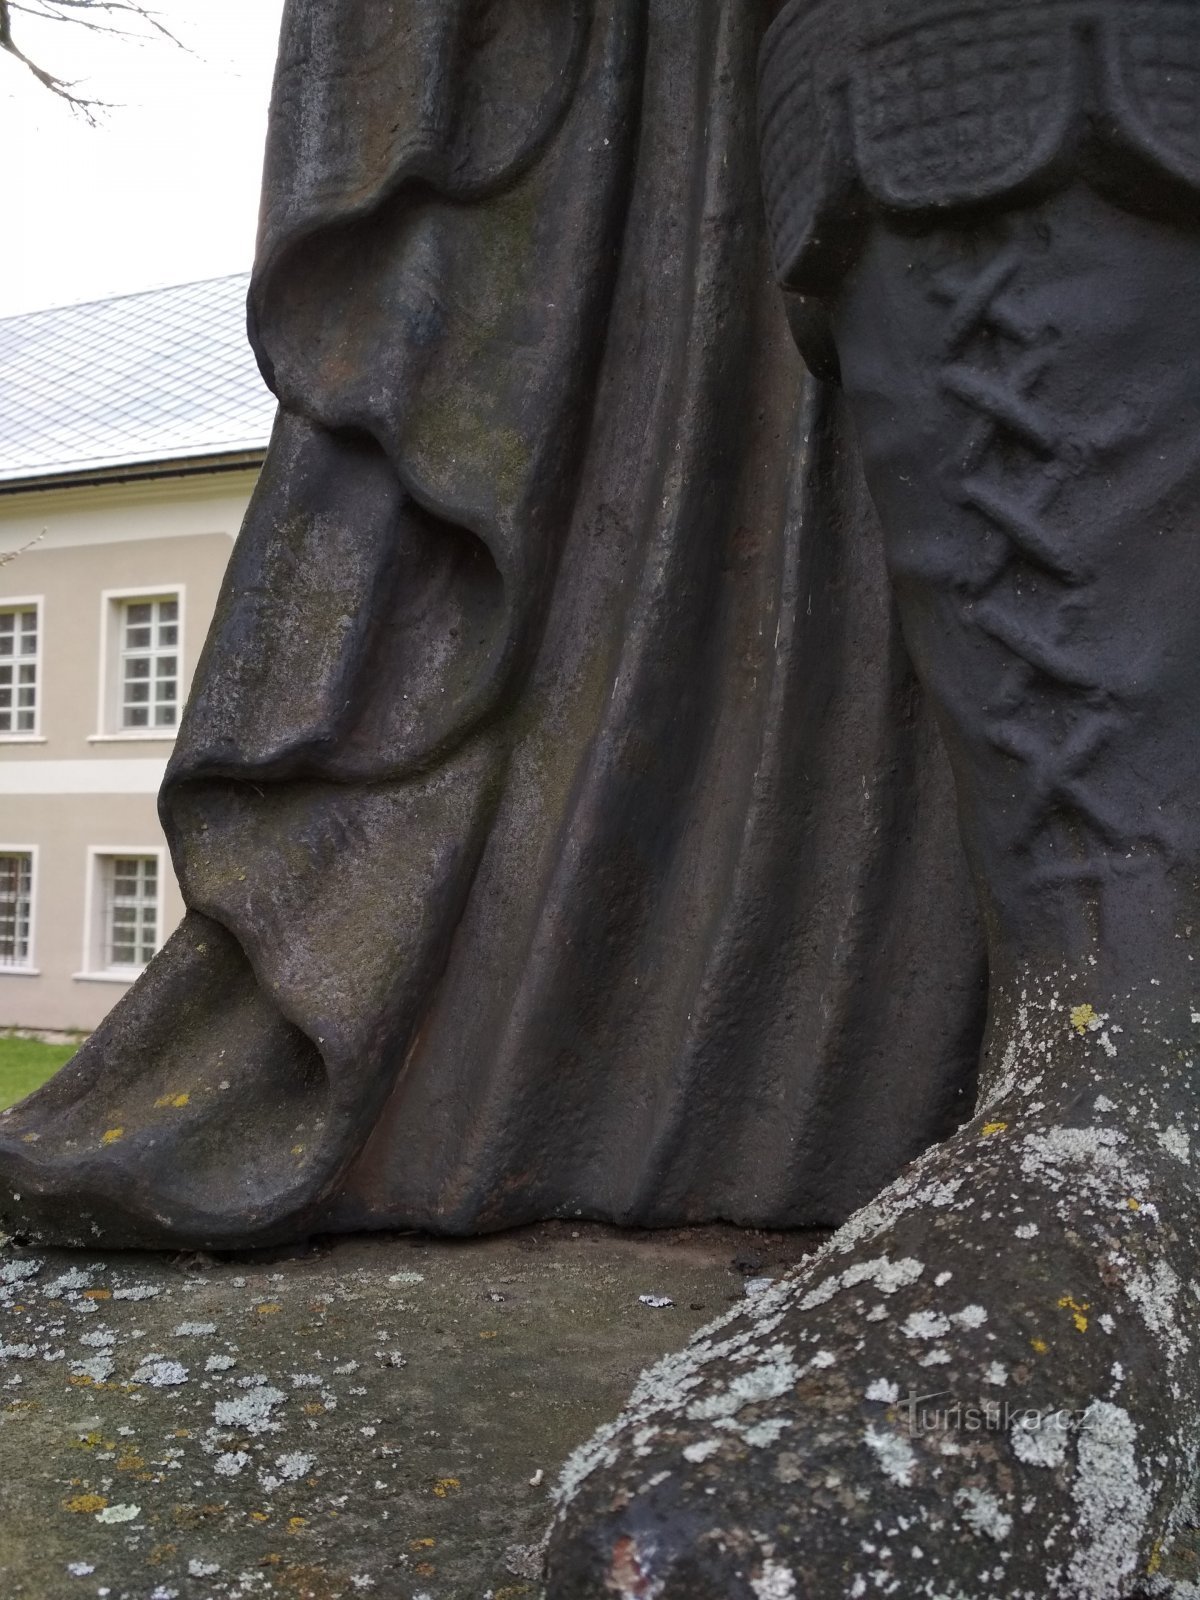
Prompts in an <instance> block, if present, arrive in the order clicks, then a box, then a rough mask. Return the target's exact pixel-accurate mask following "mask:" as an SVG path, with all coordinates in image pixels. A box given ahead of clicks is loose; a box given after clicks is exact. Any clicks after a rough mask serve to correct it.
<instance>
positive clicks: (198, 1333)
mask: <svg viewBox="0 0 1200 1600" xmlns="http://www.w3.org/2000/svg"><path fill="white" fill-rule="evenodd" d="M216 1331H217V1325H216V1323H215V1322H181V1323H180V1324H179V1326H178V1327H177V1328H176V1329H175V1335H174V1337H175V1338H176V1339H200V1338H203V1337H204V1336H205V1335H206V1334H209V1333H216Z"/></svg>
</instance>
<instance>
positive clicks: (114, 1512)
mask: <svg viewBox="0 0 1200 1600" xmlns="http://www.w3.org/2000/svg"><path fill="white" fill-rule="evenodd" d="M141 1514H142V1508H141V1506H134V1505H115V1506H104V1507H103V1509H102V1510H100V1511H97V1513H96V1521H97V1522H106V1523H114V1522H134V1521H136V1519H137V1518H138V1517H140V1516H141Z"/></svg>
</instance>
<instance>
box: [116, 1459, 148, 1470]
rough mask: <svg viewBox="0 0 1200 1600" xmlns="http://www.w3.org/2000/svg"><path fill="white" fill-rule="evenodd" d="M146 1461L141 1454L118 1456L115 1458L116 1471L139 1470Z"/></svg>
mask: <svg viewBox="0 0 1200 1600" xmlns="http://www.w3.org/2000/svg"><path fill="white" fill-rule="evenodd" d="M145 1465H146V1463H145V1462H144V1461H143V1460H142V1458H141V1456H120V1457H119V1458H118V1460H117V1471H118V1472H140V1471H141V1470H142V1468H143V1467H144V1466H145Z"/></svg>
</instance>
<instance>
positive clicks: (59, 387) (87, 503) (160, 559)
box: [0, 274, 275, 1029]
mask: <svg viewBox="0 0 1200 1600" xmlns="http://www.w3.org/2000/svg"><path fill="white" fill-rule="evenodd" d="M247 281H248V280H247V277H246V275H244V274H239V275H237V276H233V277H224V278H216V279H211V280H209V281H206V282H203V283H192V284H183V285H180V286H178V287H174V288H169V289H155V290H150V291H147V292H144V293H141V294H134V295H125V296H122V297H120V298H118V299H113V300H103V301H97V302H94V303H92V304H90V305H74V306H67V307H61V308H58V309H55V310H50V311H37V312H31V313H28V314H26V315H24V316H19V317H10V318H7V319H2V320H0V1027H4V1026H10V1027H11V1026H18V1027H29V1028H45V1029H51V1028H53V1029H59V1028H61V1029H68V1028H82V1029H87V1028H91V1027H94V1026H95V1024H96V1023H97V1022H98V1021H99V1020H100V1019H101V1017H103V1015H104V1013H105V1012H106V1011H107V1010H108V1009H109V1007H110V1006H111V1005H112V1003H113V1002H114V1000H115V999H116V998H117V997H118V996H119V995H120V994H121V993H122V992H123V991H124V989H125V987H127V986H128V984H129V983H130V982H131V981H132V979H133V978H134V977H136V975H137V973H138V971H140V969H141V968H142V967H143V966H144V965H145V963H146V962H147V961H148V960H149V958H150V956H151V955H152V954H153V952H154V951H155V950H156V949H157V948H158V946H159V945H160V944H161V943H162V941H163V939H164V938H165V937H166V936H167V934H168V933H170V931H171V929H172V928H173V927H174V926H175V924H176V922H177V921H178V920H179V917H180V916H181V914H182V910H183V907H182V902H181V900H180V896H179V890H178V886H177V884H176V882H175V878H174V874H173V872H172V871H171V867H170V861H169V858H168V856H167V852H166V846H165V842H164V839H163V835H162V830H161V828H160V827H159V824H158V817H157V810H156V795H157V791H158V787H159V784H160V782H161V780H162V775H163V771H164V768H165V766H166V762H167V757H168V755H169V754H170V750H171V743H172V740H173V739H174V737H175V730H176V726H177V724H178V721H179V714H180V711H181V709H182V706H183V703H184V700H185V699H186V697H187V692H188V687H189V684H190V681H191V676H192V672H193V670H194V667H195V663H196V658H197V655H198V653H199V650H200V647H201V645H202V644H203V641H204V636H205V633H206V632H207V630H208V624H209V621H210V619H211V616H212V612H213V608H214V606H215V603H216V598H217V592H218V589H219V587H220V583H221V579H222V576H223V574H224V571H225V566H226V563H227V561H228V559H229V553H230V550H231V548H232V542H233V539H234V537H235V536H236V534H237V531H238V528H239V526H240V524H241V521H242V517H243V515H244V513H245V510H246V505H247V502H248V500H249V497H250V493H251V490H252V489H253V487H254V483H255V480H256V478H257V475H258V470H259V467H260V465H261V463H262V459H263V455H264V452H265V448H266V444H267V439H268V436H269V433H270V428H271V422H272V419H273V416H274V407H275V403H274V400H273V398H272V397H271V395H270V394H269V392H268V391H267V389H266V387H265V386H264V384H263V382H262V379H261V377H260V376H259V373H258V370H257V368H256V366H255V364H254V359H253V357H252V355H251V353H250V350H249V348H248V346H247V344H246V338H245V312H244V305H245V295H246V287H247Z"/></svg>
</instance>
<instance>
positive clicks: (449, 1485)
mask: <svg viewBox="0 0 1200 1600" xmlns="http://www.w3.org/2000/svg"><path fill="white" fill-rule="evenodd" d="M461 1488H462V1484H461V1483H460V1482H459V1480H458V1479H457V1478H439V1479H438V1481H437V1482H436V1483H435V1484H434V1486H433V1492H434V1494H435V1495H437V1497H438V1499H439V1500H445V1499H446V1497H447V1496H448V1495H452V1494H453V1493H454V1491H455V1490H456V1489H461Z"/></svg>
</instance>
